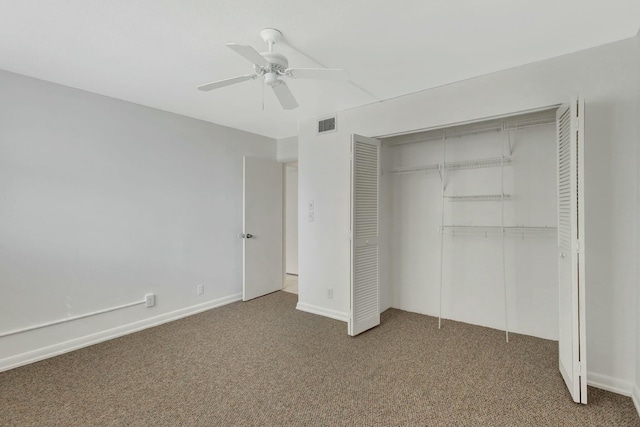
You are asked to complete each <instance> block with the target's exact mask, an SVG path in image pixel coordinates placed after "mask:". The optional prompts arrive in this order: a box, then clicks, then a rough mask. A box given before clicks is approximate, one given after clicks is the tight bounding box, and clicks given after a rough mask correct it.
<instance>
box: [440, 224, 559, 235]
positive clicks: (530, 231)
mask: <svg viewBox="0 0 640 427" xmlns="http://www.w3.org/2000/svg"><path fill="white" fill-rule="evenodd" d="M502 229H503V228H502V227H501V226H499V225H495V226H492V225H488V226H483V225H445V226H444V227H440V232H441V233H443V234H451V235H452V236H484V237H494V236H498V237H500V236H502ZM504 235H505V236H506V237H522V238H524V237H556V236H557V230H556V227H546V226H543V227H525V226H508V227H504Z"/></svg>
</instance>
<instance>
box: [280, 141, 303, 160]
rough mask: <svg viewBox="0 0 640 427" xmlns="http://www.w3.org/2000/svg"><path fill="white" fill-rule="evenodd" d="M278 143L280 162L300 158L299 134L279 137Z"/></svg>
mask: <svg viewBox="0 0 640 427" xmlns="http://www.w3.org/2000/svg"><path fill="white" fill-rule="evenodd" d="M277 144H278V148H277V159H278V161H279V162H293V161H296V160H298V137H297V136H292V137H289V138H282V139H279V140H278V141H277Z"/></svg>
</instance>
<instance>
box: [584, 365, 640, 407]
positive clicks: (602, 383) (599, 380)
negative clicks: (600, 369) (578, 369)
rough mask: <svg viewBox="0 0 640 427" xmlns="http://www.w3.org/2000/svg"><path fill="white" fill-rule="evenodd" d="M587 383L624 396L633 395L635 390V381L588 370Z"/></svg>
mask: <svg viewBox="0 0 640 427" xmlns="http://www.w3.org/2000/svg"><path fill="white" fill-rule="evenodd" d="M587 384H588V385H590V386H591V387H595V388H599V389H602V390H607V391H610V392H613V393H617V394H621V395H623V396H631V392H632V391H633V383H631V382H629V381H624V380H621V379H619V378H614V377H610V376H608V375H602V374H596V373H593V372H587ZM636 408H637V406H636Z"/></svg>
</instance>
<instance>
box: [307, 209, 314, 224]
mask: <svg viewBox="0 0 640 427" xmlns="http://www.w3.org/2000/svg"><path fill="white" fill-rule="evenodd" d="M307 220H308V221H309V222H313V221H314V220H315V215H314V213H313V211H309V212H307Z"/></svg>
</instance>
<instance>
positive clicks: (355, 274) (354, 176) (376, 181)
mask: <svg viewBox="0 0 640 427" xmlns="http://www.w3.org/2000/svg"><path fill="white" fill-rule="evenodd" d="M379 188H380V141H378V140H376V139H372V138H365V137H363V136H360V135H353V136H352V140H351V310H350V316H349V335H352V336H353V335H358V334H360V333H362V332H364V331H366V330H367V329H371V328H373V327H374V326H377V325H379V324H380V303H379V295H380V291H379V271H378V264H379V260H378V256H379V255H378V254H379V251H378V248H379V236H378V230H379V215H378V212H379V209H378V204H379Z"/></svg>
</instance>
